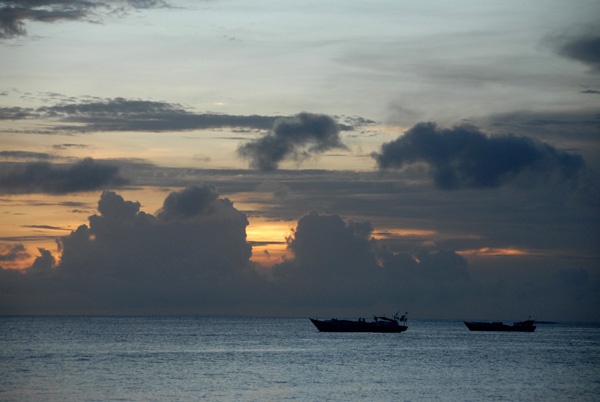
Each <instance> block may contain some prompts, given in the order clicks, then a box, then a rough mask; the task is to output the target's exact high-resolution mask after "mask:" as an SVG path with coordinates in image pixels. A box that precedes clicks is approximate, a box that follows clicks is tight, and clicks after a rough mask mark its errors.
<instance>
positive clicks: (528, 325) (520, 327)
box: [463, 319, 535, 332]
mask: <svg viewBox="0 0 600 402" xmlns="http://www.w3.org/2000/svg"><path fill="white" fill-rule="evenodd" d="M463 322H464V323H465V325H466V326H467V328H469V330H471V331H501V332H533V331H535V325H533V324H534V320H531V319H529V320H526V321H520V322H515V323H514V324H513V325H506V324H504V323H502V322H476V321H473V322H467V321H463Z"/></svg>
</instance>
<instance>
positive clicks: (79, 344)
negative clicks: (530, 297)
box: [0, 317, 600, 402]
mask: <svg viewBox="0 0 600 402" xmlns="http://www.w3.org/2000/svg"><path fill="white" fill-rule="evenodd" d="M326 318H329V317H326ZM537 325H538V327H537V329H536V331H535V332H534V333H492V332H487V333H481V332H470V331H469V330H468V329H467V328H466V327H465V325H464V324H463V323H462V322H461V321H430V320H409V322H408V326H409V328H408V330H407V331H406V332H404V333H400V334H364V333H349V334H348V333H346V334H343V333H338V334H336V333H320V332H318V331H317V329H316V328H315V327H314V326H313V325H312V324H311V322H310V321H309V320H308V319H307V318H292V319H290V318H238V317H0V400H2V401H61V402H63V401H199V400H206V401H567V400H571V401H598V400H600V325H597V324H537Z"/></svg>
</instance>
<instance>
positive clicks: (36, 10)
mask: <svg viewBox="0 0 600 402" xmlns="http://www.w3.org/2000/svg"><path fill="white" fill-rule="evenodd" d="M599 15H600V3H599V2H597V1H595V0H593V1H585V0H580V1H576V2H571V1H552V0H544V1H542V0H536V1H533V0H529V1H522V0H520V1H503V2H482V1H474V0H473V1H469V0H460V1H456V2H446V1H436V0H432V1H427V2H423V1H414V0H401V1H398V0H393V1H392V0H381V1H375V2H368V3H365V2H360V1H354V0H345V1H337V0H332V1H312V0H309V1H302V2H297V1H291V2H281V1H269V0H257V1H253V2H247V1H240V0H231V1H229V0H206V1H190V0H164V1H161V0H117V1H106V0H95V1H94V0H85V1H84V0H46V1H41V0H20V1H14V0H8V1H7V0H0V216H1V219H2V225H0V314H117V315H129V314H210V315H213V314H225V315H244V316H294V317H307V316H312V317H315V316H327V317H329V316H338V317H342V316H343V317H353V316H369V315H372V314H378V315H381V314H393V313H394V312H396V311H401V312H404V311H408V312H409V316H411V317H414V318H443V319H507V320H511V319H512V320H517V319H525V318H527V317H528V316H531V317H533V318H536V319H538V320H549V321H600V247H599V246H598V245H599V244H600V208H599V205H600V176H599V172H600V29H599V27H600V24H598V22H599V21H598V16H599Z"/></svg>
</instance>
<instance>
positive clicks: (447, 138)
mask: <svg viewBox="0 0 600 402" xmlns="http://www.w3.org/2000/svg"><path fill="white" fill-rule="evenodd" d="M372 156H373V158H374V159H375V160H376V161H377V165H378V166H379V168H380V169H390V168H402V167H403V166H405V165H408V164H414V163H418V162H421V163H425V164H427V165H428V167H429V169H430V173H431V175H432V176H433V179H434V182H435V184H436V185H437V186H438V187H439V188H442V189H445V190H451V189H459V188H492V187H499V186H501V185H503V184H505V183H508V182H510V181H512V180H514V179H516V178H517V177H518V176H519V175H520V174H523V173H527V174H529V175H532V176H534V177H535V178H538V179H544V178H547V177H548V176H549V175H551V174H556V173H557V174H558V175H559V176H560V177H561V178H562V179H565V180H577V178H578V176H579V175H580V174H581V173H583V172H584V171H585V169H586V163H585V161H584V160H583V158H581V156H579V155H575V154H571V153H568V152H564V151H561V150H558V149H556V148H554V147H552V146H550V145H548V144H545V143H543V142H541V141H538V140H534V139H533V138H530V137H518V136H514V135H507V136H494V137H488V136H486V135H485V134H484V133H482V132H481V131H480V130H479V129H477V128H476V127H474V126H471V125H461V126H456V127H453V128H450V129H443V128H439V127H438V126H437V125H435V124H434V123H419V124H417V125H415V126H414V127H412V128H411V129H410V130H408V131H407V132H406V133H405V134H404V135H401V136H400V137H398V138H397V139H396V140H394V141H392V142H389V143H385V144H383V145H382V146H381V152H380V153H374V154H373V155H372Z"/></svg>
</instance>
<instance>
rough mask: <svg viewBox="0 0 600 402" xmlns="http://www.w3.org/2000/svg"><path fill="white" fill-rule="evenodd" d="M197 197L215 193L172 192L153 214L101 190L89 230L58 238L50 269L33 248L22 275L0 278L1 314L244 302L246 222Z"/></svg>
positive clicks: (251, 279)
mask: <svg viewBox="0 0 600 402" xmlns="http://www.w3.org/2000/svg"><path fill="white" fill-rule="evenodd" d="M206 194H214V189H213V188H211V187H201V186H193V187H189V188H187V189H185V190H182V191H180V192H177V193H172V194H171V195H170V197H171V198H168V199H169V200H173V199H177V200H179V201H182V200H183V202H179V203H178V202H175V203H173V202H171V201H169V202H165V205H164V206H163V208H162V211H163V212H164V211H169V213H164V214H159V215H158V216H156V217H155V216H153V215H151V214H147V213H144V212H142V211H140V203H139V202H133V201H126V200H124V199H123V198H122V197H121V196H120V195H118V194H116V193H114V192H110V191H105V192H104V193H103V194H102V196H101V197H100V200H99V202H98V212H99V214H98V215H93V216H90V217H89V225H81V226H80V227H79V228H78V229H77V230H75V231H73V232H72V233H71V234H70V235H69V236H65V237H63V238H61V239H60V246H61V249H62V256H61V259H60V261H59V262H58V263H56V261H55V260H54V259H53V257H52V255H51V254H50V253H49V252H48V251H47V250H40V256H39V257H38V258H37V259H36V261H35V263H34V264H33V265H32V267H31V268H29V269H28V270H27V271H26V272H25V273H18V274H19V275H16V274H15V273H14V272H10V270H4V271H1V272H0V275H2V280H0V283H1V284H2V287H3V288H2V291H0V298H1V299H2V301H1V302H0V305H1V309H2V310H3V311H5V312H6V311H30V310H28V309H32V310H34V311H45V309H48V310H50V311H55V312H56V311H62V312H71V313H73V312H78V311H85V312H88V313H94V312H95V313H99V312H111V313H115V314H120V313H136V312H139V313H149V312H152V313H157V312H175V313H185V312H198V311H204V312H210V311H214V310H212V309H218V307H219V306H221V305H228V304H232V303H233V304H236V303H238V302H239V300H240V299H243V300H248V299H249V298H250V297H249V295H248V292H249V291H244V288H246V289H254V290H255V289H257V285H256V283H255V282H256V281H258V280H259V279H260V278H259V277H258V275H257V274H255V273H253V271H251V270H250V269H249V259H250V255H251V246H250V245H249V244H248V243H247V242H246V234H245V228H246V226H247V225H248V221H247V219H246V216H245V215H244V214H243V213H241V212H239V211H237V210H236V209H235V208H234V207H233V205H232V203H231V202H229V201H228V200H227V199H220V198H214V197H208V198H207V197H206ZM194 203H197V204H198V205H199V207H193V206H192V204H194ZM190 210H191V211H193V212H192V213H189V212H190ZM170 212H175V213H176V219H173V216H172V215H171V214H170ZM11 289H13V290H14V289H18V291H19V292H18V294H17V293H15V294H13V293H12V290H11ZM35 292H39V293H37V294H31V293H35ZM42 300H43V301H42Z"/></svg>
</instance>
